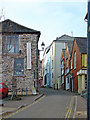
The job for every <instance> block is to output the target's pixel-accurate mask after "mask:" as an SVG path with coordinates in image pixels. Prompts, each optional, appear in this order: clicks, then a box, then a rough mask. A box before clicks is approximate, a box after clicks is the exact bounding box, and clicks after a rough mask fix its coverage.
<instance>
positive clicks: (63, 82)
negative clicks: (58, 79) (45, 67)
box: [62, 76, 64, 84]
mask: <svg viewBox="0 0 90 120" xmlns="http://www.w3.org/2000/svg"><path fill="white" fill-rule="evenodd" d="M63 83H64V76H62V84H63Z"/></svg>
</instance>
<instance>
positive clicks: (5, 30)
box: [0, 19, 40, 90]
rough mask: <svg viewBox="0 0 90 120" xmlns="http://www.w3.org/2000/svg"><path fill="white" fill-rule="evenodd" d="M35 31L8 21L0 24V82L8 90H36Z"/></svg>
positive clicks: (36, 54)
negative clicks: (5, 85) (4, 84)
mask: <svg viewBox="0 0 90 120" xmlns="http://www.w3.org/2000/svg"><path fill="white" fill-rule="evenodd" d="M39 37H40V31H36V30H33V29H30V28H27V27H25V26H22V25H20V24H17V23H15V22H13V21H11V20H9V19H7V20H5V21H2V22H1V23H0V80H2V81H0V82H4V83H6V84H7V86H8V87H9V90H12V89H14V87H15V88H16V89H17V90H21V89H22V88H23V89H24V90H26V88H27V89H28V90H30V89H32V88H33V87H36V88H37V90H38V41H39Z"/></svg>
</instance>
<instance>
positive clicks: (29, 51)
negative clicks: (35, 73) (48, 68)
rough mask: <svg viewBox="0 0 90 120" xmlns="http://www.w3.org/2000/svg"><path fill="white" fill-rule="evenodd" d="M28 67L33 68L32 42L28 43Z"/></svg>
mask: <svg viewBox="0 0 90 120" xmlns="http://www.w3.org/2000/svg"><path fill="white" fill-rule="evenodd" d="M27 69H31V43H27Z"/></svg>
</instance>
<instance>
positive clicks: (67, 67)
mask: <svg viewBox="0 0 90 120" xmlns="http://www.w3.org/2000/svg"><path fill="white" fill-rule="evenodd" d="M72 46H73V43H72V42H70V43H68V44H67V46H66V51H65V74H64V75H65V89H66V90H69V89H71V79H70V57H71V51H72Z"/></svg>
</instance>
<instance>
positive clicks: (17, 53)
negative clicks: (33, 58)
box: [2, 53, 20, 56]
mask: <svg viewBox="0 0 90 120" xmlns="http://www.w3.org/2000/svg"><path fill="white" fill-rule="evenodd" d="M2 55H11V56H12V55H20V53H2Z"/></svg>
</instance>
